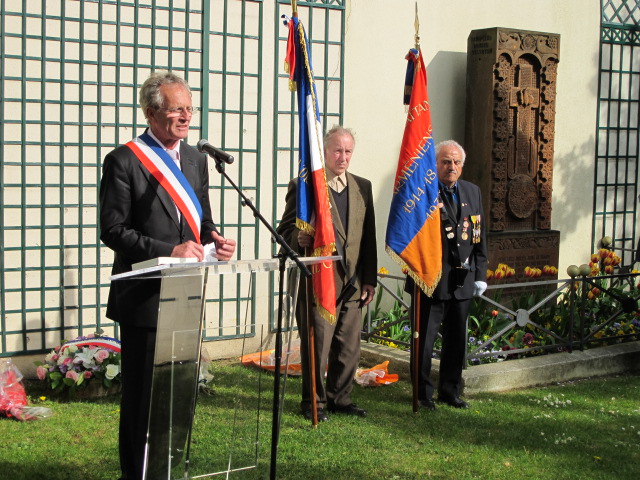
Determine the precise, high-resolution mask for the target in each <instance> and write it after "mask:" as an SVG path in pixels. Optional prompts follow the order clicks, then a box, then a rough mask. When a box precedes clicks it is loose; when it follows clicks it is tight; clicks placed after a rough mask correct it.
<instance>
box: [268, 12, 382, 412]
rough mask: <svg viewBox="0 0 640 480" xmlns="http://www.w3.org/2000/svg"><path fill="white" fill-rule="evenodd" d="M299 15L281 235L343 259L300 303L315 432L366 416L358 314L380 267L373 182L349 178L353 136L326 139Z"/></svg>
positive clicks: (328, 267)
mask: <svg viewBox="0 0 640 480" xmlns="http://www.w3.org/2000/svg"><path fill="white" fill-rule="evenodd" d="M295 12H296V9H295V8H294V15H293V17H292V18H286V19H285V25H287V27H288V28H289V38H288V44H287V58H286V66H287V68H288V70H289V75H290V88H291V89H292V90H294V91H297V98H298V115H299V123H298V125H299V138H300V150H299V151H300V160H299V164H298V176H297V178H294V179H293V180H291V182H290V183H289V190H288V192H287V197H286V207H285V211H284V214H283V216H282V221H281V222H280V225H279V226H278V228H277V231H278V233H279V234H280V235H282V237H283V238H284V239H285V240H286V241H287V243H289V245H290V246H291V247H292V248H293V249H294V250H298V251H299V252H300V253H306V254H307V255H309V254H313V255H316V256H317V255H331V254H332V253H333V252H336V253H337V254H338V255H340V256H341V257H342V258H341V260H339V261H335V262H332V263H333V264H331V263H327V264H325V263H323V264H321V265H319V266H314V268H313V280H312V283H313V289H312V290H313V291H312V292H311V291H310V290H311V289H307V291H306V295H305V294H304V293H303V294H302V295H301V297H302V298H301V301H300V302H298V309H297V312H296V320H297V322H298V328H299V330H300V339H301V342H300V343H301V345H300V356H301V363H302V382H303V391H302V401H301V403H300V406H301V411H302V414H303V415H304V416H305V418H307V419H308V420H312V421H313V424H314V425H315V424H316V423H317V422H318V421H326V420H327V419H328V417H327V413H326V409H328V410H329V411H330V412H339V413H345V414H349V415H358V416H361V417H364V416H366V414H367V412H366V411H365V410H364V409H362V408H360V407H358V406H357V405H356V404H354V403H353V402H352V401H351V390H352V388H353V377H354V374H355V372H356V368H357V366H358V361H359V359H360V331H361V329H362V311H361V309H362V307H363V306H365V305H368V304H369V302H371V300H372V299H373V295H374V293H375V285H376V281H377V276H376V275H377V268H378V267H377V251H376V226H375V214H374V210H373V195H372V189H371V182H369V181H368V180H366V179H364V178H361V177H357V176H355V175H352V174H351V173H349V172H347V169H348V168H349V165H350V162H351V156H352V155H353V150H354V148H355V139H354V136H353V133H352V132H351V131H350V130H349V129H345V128H343V127H339V126H338V127H334V128H332V129H331V130H330V131H329V132H327V134H326V135H325V136H324V139H323V138H322V135H321V132H322V127H321V124H320V111H319V108H318V98H317V94H316V85H315V81H314V78H313V67H312V62H311V52H310V51H309V49H308V45H309V40H308V38H307V35H306V32H305V30H304V27H303V25H302V23H301V22H300V21H299V19H298V17H297V13H295ZM325 161H326V164H325ZM325 166H326V169H325V168H324V167H325ZM304 290H305V289H301V291H302V292H304ZM325 372H326V373H327V383H326V388H325V385H324V374H325Z"/></svg>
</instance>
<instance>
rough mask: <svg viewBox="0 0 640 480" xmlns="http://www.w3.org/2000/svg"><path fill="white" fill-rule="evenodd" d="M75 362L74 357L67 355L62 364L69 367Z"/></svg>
mask: <svg viewBox="0 0 640 480" xmlns="http://www.w3.org/2000/svg"><path fill="white" fill-rule="evenodd" d="M72 363H73V358H71V357H67V358H65V359H64V360H63V361H62V365H66V366H67V367H68V366H69V365H71V364H72Z"/></svg>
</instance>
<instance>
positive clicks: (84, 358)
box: [73, 347, 100, 370]
mask: <svg viewBox="0 0 640 480" xmlns="http://www.w3.org/2000/svg"><path fill="white" fill-rule="evenodd" d="M98 350H100V349H99V348H98V347H94V348H89V347H84V348H83V349H82V351H81V352H78V353H76V358H75V359H74V360H73V363H81V362H82V366H83V367H84V368H86V369H87V370H88V369H90V368H93V367H95V366H96V362H95V361H94V360H93V356H94V355H95V354H96V352H97V351H98Z"/></svg>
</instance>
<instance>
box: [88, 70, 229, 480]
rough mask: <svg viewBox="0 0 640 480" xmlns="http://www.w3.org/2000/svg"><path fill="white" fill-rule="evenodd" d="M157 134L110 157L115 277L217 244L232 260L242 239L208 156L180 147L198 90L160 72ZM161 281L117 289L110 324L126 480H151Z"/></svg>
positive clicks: (106, 205) (143, 103) (150, 132)
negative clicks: (212, 194) (219, 204)
mask: <svg viewBox="0 0 640 480" xmlns="http://www.w3.org/2000/svg"><path fill="white" fill-rule="evenodd" d="M140 107H141V108H142V111H143V112H144V116H145V118H146V119H147V122H148V124H149V128H148V129H146V130H145V132H144V133H143V134H142V135H140V136H139V137H137V138H135V139H134V140H132V141H130V142H128V143H126V144H125V145H122V146H120V147H118V148H116V149H115V150H113V151H112V152H110V153H109V154H108V155H107V156H106V157H105V159H104V164H103V169H102V180H101V183H100V232H101V233H100V239H101V240H102V241H103V242H104V244H105V245H106V246H108V247H109V248H111V249H112V250H113V251H114V252H115V255H114V261H113V270H112V273H113V274H118V273H123V272H128V271H130V270H131V266H132V264H134V263H137V262H141V261H144V260H149V259H153V258H156V257H195V258H197V259H198V261H202V260H203V258H204V248H203V245H206V244H209V243H212V242H214V243H215V248H216V254H215V256H216V257H217V258H218V260H229V259H230V258H231V256H232V255H233V253H234V252H235V248H236V242H235V241H234V240H230V239H226V238H225V237H223V236H222V235H221V234H220V233H219V232H218V230H217V229H216V226H215V224H214V223H213V220H212V218H211V206H210V203H209V193H208V187H209V173H208V167H207V160H206V157H205V155H203V154H201V153H199V152H198V151H197V150H196V149H195V148H193V147H191V146H189V145H187V144H186V143H185V142H183V141H181V140H184V139H186V138H187V136H188V133H189V123H190V122H191V118H192V115H193V106H192V103H191V90H190V88H189V85H188V84H187V83H186V82H185V81H184V80H183V79H182V78H180V77H179V76H177V75H175V74H173V73H170V72H156V73H153V74H152V75H151V76H150V77H149V78H148V79H147V80H146V81H145V82H144V84H143V85H142V88H141V89H140ZM159 295H160V281H159V280H142V281H136V280H123V281H119V282H112V283H111V289H110V291H109V300H108V304H107V317H108V318H110V319H112V320H114V321H116V322H118V323H119V325H120V339H121V341H122V401H121V408H120V434H119V435H120V445H119V449H120V466H121V469H122V477H121V478H122V480H124V479H126V480H139V479H141V478H142V474H143V473H142V472H143V463H144V450H145V443H146V434H147V422H148V419H149V402H150V398H151V379H152V374H153V365H154V354H155V343H156V326H157V320H158V305H159Z"/></svg>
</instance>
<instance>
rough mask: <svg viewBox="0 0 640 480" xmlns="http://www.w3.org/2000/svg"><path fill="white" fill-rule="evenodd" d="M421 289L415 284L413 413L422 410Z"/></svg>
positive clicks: (412, 349) (412, 354)
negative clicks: (419, 390) (420, 384)
mask: <svg viewBox="0 0 640 480" xmlns="http://www.w3.org/2000/svg"><path fill="white" fill-rule="evenodd" d="M420 297H421V295H420V287H418V284H417V283H414V284H413V312H412V313H413V338H412V343H413V344H412V345H411V360H412V365H411V366H412V368H411V374H412V375H411V383H412V387H413V413H418V410H419V408H420V406H419V399H418V379H419V378H420Z"/></svg>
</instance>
